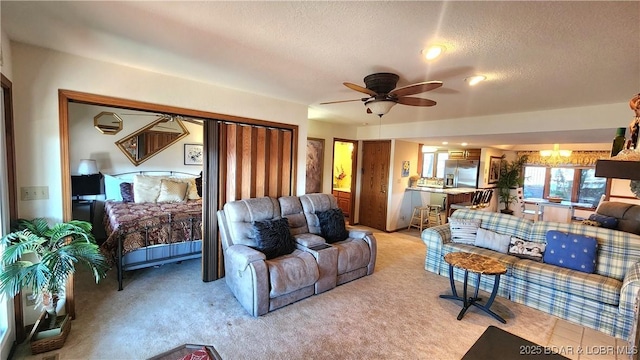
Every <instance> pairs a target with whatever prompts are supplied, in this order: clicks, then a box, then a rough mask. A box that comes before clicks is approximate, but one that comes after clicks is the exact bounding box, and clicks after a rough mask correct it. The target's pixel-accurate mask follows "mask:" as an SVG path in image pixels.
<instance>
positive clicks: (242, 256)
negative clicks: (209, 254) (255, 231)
mask: <svg viewBox="0 0 640 360" xmlns="http://www.w3.org/2000/svg"><path fill="white" fill-rule="evenodd" d="M224 256H225V262H227V261H230V262H232V263H233V264H235V267H236V268H237V269H238V270H240V271H244V270H246V268H247V266H249V264H251V263H252V262H255V261H264V260H266V259H267V257H266V256H265V255H264V254H263V253H261V252H260V251H258V250H256V249H252V248H250V247H248V246H246V245H232V246H230V247H229V248H227V250H226V251H225V253H224Z"/></svg>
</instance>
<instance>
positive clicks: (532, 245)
mask: <svg viewBox="0 0 640 360" xmlns="http://www.w3.org/2000/svg"><path fill="white" fill-rule="evenodd" d="M545 249H546V244H545V243H541V242H535V241H525V240H522V239H519V238H517V237H512V238H511V241H510V242H509V252H508V254H509V255H513V256H517V257H519V258H521V259H529V260H534V261H542V257H543V256H544V252H545Z"/></svg>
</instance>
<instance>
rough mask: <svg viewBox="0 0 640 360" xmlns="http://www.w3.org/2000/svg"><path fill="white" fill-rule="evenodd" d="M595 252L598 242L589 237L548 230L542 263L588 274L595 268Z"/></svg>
mask: <svg viewBox="0 0 640 360" xmlns="http://www.w3.org/2000/svg"><path fill="white" fill-rule="evenodd" d="M597 251H598V242H597V241H596V239H595V238H593V237H591V236H586V235H580V234H571V233H565V232H562V231H557V230H549V231H548V232H547V250H546V251H545V253H544V262H545V263H548V264H552V265H558V266H561V267H565V268H568V269H573V270H578V271H582V272H586V273H589V274H590V273H593V271H594V270H595V268H596V255H597Z"/></svg>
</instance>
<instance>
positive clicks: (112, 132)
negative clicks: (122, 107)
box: [93, 111, 124, 135]
mask: <svg viewBox="0 0 640 360" xmlns="http://www.w3.org/2000/svg"><path fill="white" fill-rule="evenodd" d="M103 116H104V117H106V116H111V117H112V118H114V119H115V120H116V121H118V126H117V128H115V127H114V128H113V129H112V128H107V129H104V128H102V127H101V126H105V125H101V124H100V120H99V119H100V118H101V117H103ZM123 122H124V121H123V120H122V118H121V117H120V116H118V114H116V113H113V112H108V111H103V112H101V113H100V114H98V115H96V116H94V117H93V127H94V128H96V130H98V131H99V132H101V133H103V134H105V135H115V134H117V133H119V132H120V130H122V123H123Z"/></svg>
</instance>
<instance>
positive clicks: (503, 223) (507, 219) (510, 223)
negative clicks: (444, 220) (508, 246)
mask: <svg viewBox="0 0 640 360" xmlns="http://www.w3.org/2000/svg"><path fill="white" fill-rule="evenodd" d="M451 217H452V218H455V219H479V220H481V221H482V228H483V229H487V230H491V231H495V232H497V233H499V234H508V235H511V236H515V237H518V238H520V239H529V236H530V232H531V225H532V224H533V220H530V219H523V218H521V217H517V216H513V215H507V214H501V213H496V212H490V211H478V210H468V209H460V210H456V211H455V212H454V213H453V214H451Z"/></svg>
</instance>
